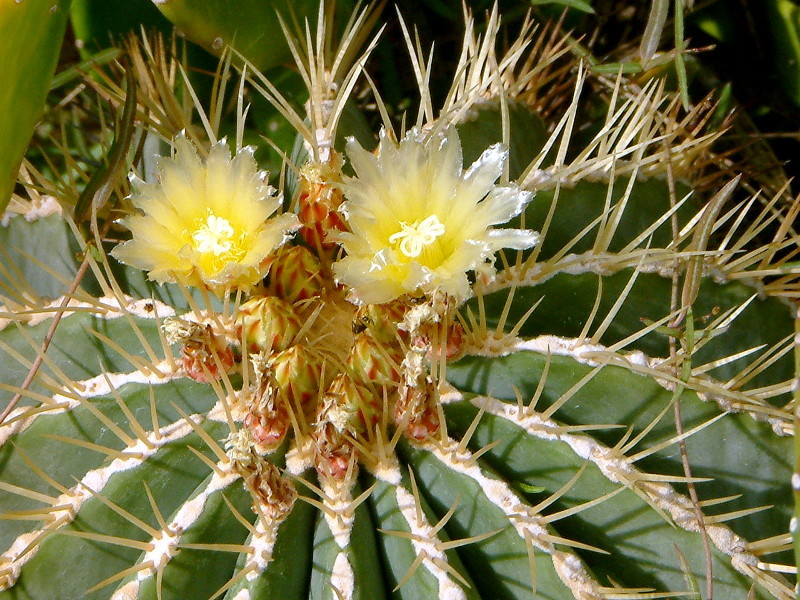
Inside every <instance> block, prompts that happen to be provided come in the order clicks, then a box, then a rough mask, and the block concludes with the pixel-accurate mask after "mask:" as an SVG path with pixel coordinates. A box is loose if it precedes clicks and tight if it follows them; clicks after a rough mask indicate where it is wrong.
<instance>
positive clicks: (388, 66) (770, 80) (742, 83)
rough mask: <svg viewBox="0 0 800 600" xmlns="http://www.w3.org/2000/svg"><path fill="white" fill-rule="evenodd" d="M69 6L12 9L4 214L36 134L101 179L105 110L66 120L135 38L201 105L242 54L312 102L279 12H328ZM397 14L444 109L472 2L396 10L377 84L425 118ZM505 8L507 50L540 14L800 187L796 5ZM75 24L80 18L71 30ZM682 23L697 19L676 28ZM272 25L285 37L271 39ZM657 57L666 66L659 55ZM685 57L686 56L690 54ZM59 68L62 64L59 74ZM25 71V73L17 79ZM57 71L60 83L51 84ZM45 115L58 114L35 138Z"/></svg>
mask: <svg viewBox="0 0 800 600" xmlns="http://www.w3.org/2000/svg"><path fill="white" fill-rule="evenodd" d="M493 3H494V0H469V1H468V2H466V5H467V6H468V8H469V9H471V10H472V11H473V12H474V14H475V15H476V18H477V19H481V18H482V16H483V15H484V14H485V13H486V12H487V11H488V10H490V9H491V6H492V4H493ZM69 4H70V3H69V2H68V1H65V0H62V1H61V2H60V3H57V2H53V0H46V1H43V0H0V31H4V32H8V33H7V34H5V35H4V36H3V37H2V39H0V61H2V62H0V64H3V65H6V66H5V67H4V71H5V72H4V74H3V78H4V79H5V81H4V83H5V85H3V86H0V90H2V91H0V110H2V114H3V122H4V125H2V127H3V128H4V129H2V133H3V135H2V136H0V137H2V139H3V140H4V143H3V146H4V149H3V150H2V152H0V169H4V170H3V171H0V207H4V206H5V204H6V203H7V201H8V196H9V194H10V190H11V189H12V184H13V180H14V178H15V176H16V166H17V165H18V164H19V160H20V159H21V157H22V152H23V149H24V148H25V147H26V145H27V142H28V139H29V136H30V135H31V132H32V131H33V132H34V139H33V143H32V146H31V149H30V150H29V152H28V158H29V159H30V160H31V161H32V164H34V165H36V166H37V167H38V168H41V169H42V170H43V171H44V172H45V173H47V172H48V170H50V167H52V166H53V165H49V164H48V158H49V160H51V161H56V162H58V161H59V160H61V159H59V158H58V155H59V154H63V152H64V151H67V152H70V153H73V156H72V159H73V160H74V161H77V163H78V164H80V165H82V166H84V167H85V168H86V170H87V172H88V173H91V172H92V171H93V170H96V169H97V168H98V167H100V166H101V164H102V161H103V156H104V148H107V146H108V140H102V139H94V140H93V139H92V134H97V133H98V132H100V131H101V130H102V131H108V129H107V128H105V129H104V128H103V127H102V126H101V123H100V121H99V120H98V110H97V107H89V106H85V107H83V110H80V109H76V107H75V106H74V105H70V106H69V110H70V111H71V114H70V115H69V117H68V118H67V117H65V115H64V114H63V111H61V109H62V108H63V107H64V106H65V105H66V102H65V99H66V98H69V97H70V95H75V93H76V90H77V87H79V86H84V85H85V83H84V82H83V80H82V77H83V73H85V72H87V71H89V70H91V69H92V68H95V67H97V66H98V65H100V66H102V65H103V64H106V63H109V62H111V61H113V60H115V59H116V58H118V56H119V50H116V49H115V48H116V47H118V45H119V42H120V41H121V40H122V39H123V38H124V37H125V36H127V35H130V34H131V33H134V34H139V33H140V32H142V31H151V30H158V31H160V32H162V33H163V34H164V35H166V36H168V37H169V36H172V35H173V34H176V36H177V40H178V45H179V46H180V51H181V52H182V53H183V56H184V57H185V64H186V65H187V70H188V72H189V73H190V77H191V82H192V84H193V86H194V87H195V89H197V90H198V95H199V96H200V97H201V100H202V99H204V97H207V96H208V95H209V94H210V93H211V87H212V80H213V77H212V75H213V73H214V71H215V68H216V58H215V57H213V56H212V55H211V54H210V53H216V54H218V53H219V52H220V51H221V50H222V48H223V47H224V46H225V45H226V44H227V43H232V44H233V45H234V46H235V47H236V48H237V49H238V50H239V51H241V52H242V53H243V54H244V55H245V56H247V57H248V59H249V60H250V61H252V62H253V63H254V64H255V66H257V67H258V68H259V69H262V70H263V71H264V72H265V73H266V74H267V76H268V77H269V78H270V80H272V81H274V82H276V83H277V85H279V87H280V88H281V90H282V92H283V93H284V94H285V95H287V96H288V97H290V98H293V99H294V100H296V101H297V102H298V103H300V102H302V101H303V98H302V97H301V94H302V93H303V92H302V91H301V90H303V89H304V88H303V86H302V84H301V82H300V80H299V77H297V76H295V75H293V73H292V72H291V70H289V69H287V68H286V65H288V64H290V63H291V57H290V55H289V52H288V48H287V47H286V45H285V44H283V43H282V37H283V36H282V34H281V33H280V26H279V24H278V22H277V20H276V19H274V18H272V15H274V14H275V11H276V10H278V11H281V12H282V14H284V15H291V16H287V21H288V23H289V26H290V27H291V26H293V25H292V21H294V26H297V25H298V24H299V23H301V22H302V21H303V19H305V18H309V19H310V20H311V21H312V22H313V21H314V20H315V17H316V12H317V0H303V1H302V2H293V3H292V8H291V9H287V7H286V5H285V3H281V1H280V0H241V1H239V2H237V3H235V5H236V6H235V10H234V9H233V8H232V5H231V3H226V2H214V1H213V0H170V1H169V2H165V3H160V4H158V5H156V4H154V3H153V2H152V0H72V2H71V6H69V7H68V5H69ZM395 7H396V10H397V12H399V14H401V15H403V17H404V19H405V20H406V21H407V22H408V23H412V24H413V25H414V27H415V28H416V29H417V31H418V35H419V38H420V41H421V44H422V47H423V48H424V47H428V46H429V45H430V44H431V43H433V42H434V41H435V43H436V49H435V53H436V55H437V61H436V62H435V64H436V65H437V68H438V69H440V70H441V75H442V76H441V77H437V76H436V75H437V74H438V73H434V77H433V78H432V91H433V96H434V99H436V98H437V96H438V97H439V98H441V97H442V96H443V95H444V94H445V92H446V89H447V87H448V85H449V83H448V81H449V80H448V74H449V72H446V71H447V69H448V68H451V67H452V65H453V64H454V62H455V60H456V59H457V50H458V45H459V43H460V42H459V40H460V39H461V30H462V22H463V17H462V14H463V6H462V3H461V2H460V0H433V1H429V2H418V1H415V0H397V1H396V2H393V3H391V4H390V3H387V4H385V5H384V7H383V14H382V16H381V21H384V22H385V23H386V27H387V31H386V32H385V33H384V35H383V36H382V38H381V41H380V43H379V45H378V48H377V51H376V52H375V53H374V54H373V57H372V59H371V60H372V63H371V65H370V70H371V73H372V74H373V75H372V76H373V77H374V78H375V79H376V86H377V88H378V89H380V90H381V93H382V95H383V99H384V101H385V102H386V103H387V105H388V106H389V107H390V109H392V110H394V111H395V114H400V113H402V111H403V110H404V109H408V108H412V106H411V105H412V103H413V100H412V98H414V90H415V89H416V85H415V82H414V80H413V73H412V72H411V69H410V68H409V67H408V61H407V60H405V58H406V51H405V49H404V48H403V44H402V32H401V30H400V25H399V21H398V19H397V18H396V16H395V14H394V13H395ZM499 8H500V13H501V14H502V15H503V23H504V26H505V28H506V34H505V35H506V36H507V39H513V36H514V34H515V31H518V29H519V27H520V26H521V24H522V22H523V19H524V18H525V15H526V14H527V13H528V11H531V12H532V13H533V16H534V18H535V19H536V20H538V21H547V20H553V21H557V22H559V23H560V27H561V29H562V31H564V32H569V33H570V35H571V36H572V38H573V39H574V40H575V41H576V42H578V45H577V48H579V50H578V51H579V52H583V53H585V55H586V56H587V59H588V61H589V62H590V64H592V65H593V68H595V69H596V70H599V71H603V70H605V71H606V72H608V73H610V74H612V75H613V74H614V73H615V72H616V70H618V69H619V67H620V65H622V67H623V69H624V70H625V72H626V73H629V74H631V75H632V76H633V77H634V78H640V79H641V80H642V81H645V80H646V79H648V78H650V77H652V76H653V75H658V74H667V75H668V76H670V75H671V76H672V77H671V79H670V81H671V82H672V85H674V86H676V87H681V88H682V89H683V91H684V93H685V97H686V99H687V100H689V101H690V102H692V103H697V102H700V101H702V100H703V99H704V98H706V97H707V96H708V95H709V94H711V95H712V97H713V98H714V99H715V100H718V101H719V102H720V105H719V110H718V115H719V120H720V122H721V121H722V116H723V115H727V114H730V113H731V112H733V113H734V115H735V117H736V118H735V119H734V120H733V121H732V128H733V132H732V135H730V136H727V137H726V143H728V144H735V146H736V147H735V148H733V150H735V151H736V152H739V153H742V154H743V156H744V157H745V158H746V160H743V161H742V162H743V163H746V164H748V165H749V166H748V168H749V169H750V170H751V171H753V172H751V173H750V175H751V176H755V178H756V179H757V180H759V183H761V184H762V185H763V184H764V183H765V182H767V183H771V184H772V185H771V186H768V187H772V186H775V187H779V186H780V185H782V184H783V183H784V182H785V181H786V180H787V178H788V177H792V176H795V175H797V172H798V168H799V167H798V161H797V160H793V159H795V158H796V157H797V156H800V153H798V149H800V146H798V135H800V134H799V132H800V5H798V4H797V3H796V2H794V1H793V0H759V1H757V2H751V1H748V0H706V1H702V0H653V1H652V2H639V1H636V2H634V1H630V0H628V1H620V0H529V1H528V2H521V1H517V0H499ZM159 9H160V10H159ZM352 10H353V2H351V1H350V0H348V1H346V2H345V1H343V0H340V1H339V2H338V3H337V6H336V11H337V13H338V14H339V16H340V21H341V22H342V24H343V23H344V22H345V20H346V19H345V18H344V17H346V16H347V15H349V14H352ZM67 11H68V17H69V18H68V19H64V16H66V14H67ZM162 11H163V14H162ZM658 11H661V12H662V19H661V22H660V23H658V24H657V25H656V30H655V36H654V31H653V23H654V19H655V20H658V19H657V15H655V14H654V13H656V12H658ZM678 11H681V12H682V13H683V14H684V18H682V19H679V20H678V22H677V23H676V19H675V16H676V15H679V14H680V12H678ZM45 13H47V14H48V16H50V17H54V16H56V17H58V18H51V19H50V21H52V22H48V21H47V19H45V18H43V17H42V14H45ZM59 15H61V16H60V17H59ZM31 22H32V23H37V27H38V30H36V31H31V30H30V26H26V25H25V23H31ZM263 23H268V24H270V23H271V24H270V25H268V26H266V27H265V26H264V25H263ZM648 23H649V24H650V25H649V26H648ZM45 25H46V26H47V28H45ZM65 25H66V27H65ZM681 29H682V31H681ZM39 30H41V31H39ZM62 32H63V35H62ZM681 33H682V35H681ZM37 34H38V35H37ZM20 36H26V37H25V39H26V40H27V43H26V44H20V43H19V41H20V39H21V37H20ZM643 38H648V39H643ZM648 44H649V45H650V46H651V48H653V49H657V50H658V52H656V53H654V54H653V53H652V52H650V51H647V50H645V46H646V45H648ZM20 48H27V49H28V54H30V56H29V57H26V56H24V55H25V52H22V53H20ZM681 48H685V50H684V51H683V52H681V51H680V49H681ZM4 54H5V56H3V55H4ZM651 54H652V56H651ZM55 56H58V57H59V58H58V65H57V67H55V61H54V57H55ZM448 59H450V60H448ZM643 63H644V64H643ZM12 64H13V65H18V67H17V68H13V69H12V68H9V67H8V65H12ZM54 67H55V73H56V75H55V79H54V80H53V81H52V82H51V81H50V73H51V72H52V70H53V69H54ZM45 95H47V98H46V102H45V101H44V100H45ZM251 100H252V102H253V103H254V106H253V109H252V110H251V113H250V114H251V116H252V120H251V125H252V131H250V132H249V134H250V135H255V136H257V135H259V134H267V135H268V136H269V137H270V139H271V140H272V141H273V142H274V143H275V144H277V145H278V146H279V147H281V148H283V149H284V151H285V152H287V153H289V152H290V150H291V147H292V143H293V140H294V133H293V132H292V131H290V128H289V127H288V124H286V123H284V122H282V120H281V119H280V118H279V116H278V114H277V112H276V111H275V110H274V109H272V108H271V107H270V106H269V105H268V104H267V103H266V102H263V101H262V100H260V99H259V98H257V97H255V96H254V97H252V98H251ZM43 105H44V106H46V107H47V109H46V111H45V112H44V116H43V118H42V119H41V120H39V121H38V126H36V127H35V129H34V123H36V121H37V119H39V117H40V115H42V112H41V111H42V106H43ZM60 112H61V114H59V113H60ZM115 114H116V113H115V112H113V111H112V112H111V113H109V114H106V115H105V116H104V118H106V119H108V118H111V119H113V118H115ZM63 127H67V128H68V129H73V130H74V136H73V140H74V144H68V147H67V148H64V147H56V145H54V144H53V143H52V141H51V140H52V134H53V131H54V129H58V128H63ZM112 129H113V128H112ZM224 130H225V128H224V125H223V131H224ZM95 137H96V138H100V137H102V136H101V135H99V134H98V135H97V136H95ZM261 159H262V161H266V162H267V163H268V164H267V165H266V166H268V167H272V169H273V172H274V169H275V168H279V167H280V158H279V155H278V154H277V153H275V152H271V151H269V150H264V151H263V155H262V156H261ZM56 171H58V169H56ZM794 191H795V192H796V190H794Z"/></svg>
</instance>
